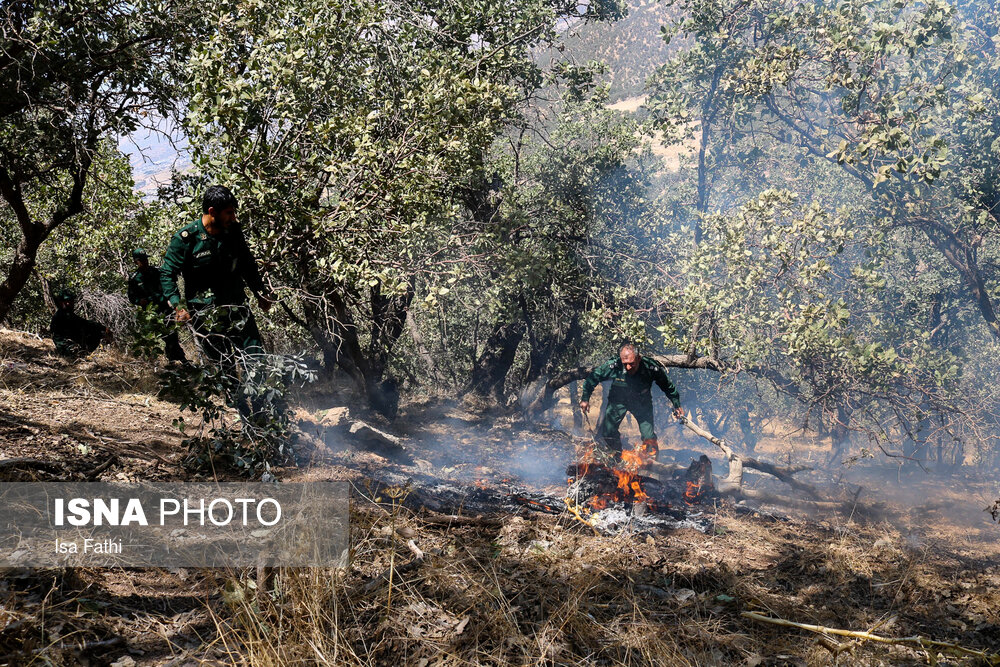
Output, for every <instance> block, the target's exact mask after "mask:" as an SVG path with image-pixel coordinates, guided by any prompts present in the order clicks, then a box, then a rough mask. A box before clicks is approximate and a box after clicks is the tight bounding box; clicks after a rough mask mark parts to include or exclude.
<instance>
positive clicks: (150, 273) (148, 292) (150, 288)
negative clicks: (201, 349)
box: [128, 248, 187, 361]
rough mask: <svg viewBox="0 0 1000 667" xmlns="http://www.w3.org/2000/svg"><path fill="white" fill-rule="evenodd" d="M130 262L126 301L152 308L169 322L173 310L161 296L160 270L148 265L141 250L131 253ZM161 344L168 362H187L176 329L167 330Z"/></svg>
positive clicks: (147, 259)
mask: <svg viewBox="0 0 1000 667" xmlns="http://www.w3.org/2000/svg"><path fill="white" fill-rule="evenodd" d="M132 260H133V261H135V266H136V271H135V273H134V274H132V277H131V278H129V279H128V300H129V301H130V302H131V303H132V305H134V306H139V307H140V308H147V307H151V308H154V309H155V310H156V312H157V313H159V314H160V315H161V316H163V318H164V320H169V318H170V317H171V316H172V314H173V309H172V308H171V307H170V306H169V304H167V298H166V297H165V296H163V285H162V283H161V280H160V269H159V268H157V267H155V266H151V265H150V263H149V256H148V255H147V254H146V251H145V250H143V249H142V248H136V249H135V250H133V251H132ZM163 343H164V345H165V346H166V355H167V359H168V360H170V361H187V357H186V356H185V355H184V348H182V347H181V342H180V338H179V337H178V335H177V330H176V329H174V328H173V327H169V328H168V329H167V332H166V333H165V334H164V335H163Z"/></svg>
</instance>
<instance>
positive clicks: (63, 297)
mask: <svg viewBox="0 0 1000 667" xmlns="http://www.w3.org/2000/svg"><path fill="white" fill-rule="evenodd" d="M56 298H57V299H58V300H59V301H76V292H74V291H73V290H71V289H64V290H60V291H59V295H58V296H57V297H56Z"/></svg>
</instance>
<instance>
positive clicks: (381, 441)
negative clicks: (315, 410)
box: [319, 407, 406, 455]
mask: <svg viewBox="0 0 1000 667" xmlns="http://www.w3.org/2000/svg"><path fill="white" fill-rule="evenodd" d="M319 425H320V426H321V427H322V428H323V429H324V430H325V431H326V433H324V434H322V437H323V438H324V439H325V438H326V437H327V436H329V435H334V436H336V437H338V438H340V439H342V440H344V441H346V442H348V443H349V444H351V445H355V446H358V447H361V448H362V449H367V450H369V451H375V452H377V453H384V454H389V455H399V454H402V453H404V452H406V445H405V443H404V442H403V439H402V438H400V437H398V436H395V435H392V434H391V433H386V432H385V431H383V430H381V429H379V428H376V427H374V426H372V425H371V424H369V423H368V422H365V421H362V420H360V419H356V418H354V417H352V416H351V413H350V411H349V410H348V409H347V408H345V407H339V408H330V409H329V410H326V411H325V412H323V413H322V417H321V418H320V420H319Z"/></svg>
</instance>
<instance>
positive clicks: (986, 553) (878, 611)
mask: <svg viewBox="0 0 1000 667" xmlns="http://www.w3.org/2000/svg"><path fill="white" fill-rule="evenodd" d="M5 333H6V332H0V363H3V364H4V365H3V366H0V456H5V457H11V456H24V457H34V458H46V457H48V458H53V459H57V460H60V461H62V462H64V463H65V464H66V465H67V466H70V467H72V466H77V465H78V466H79V467H81V468H92V467H93V466H94V464H95V462H96V461H97V460H98V459H99V458H100V457H104V456H108V455H110V454H115V455H117V456H118V457H119V460H120V461H121V463H120V467H119V466H116V467H115V468H113V469H112V470H110V471H108V475H109V476H111V475H113V476H116V477H117V476H118V475H119V473H121V474H123V475H124V476H125V477H126V478H128V479H175V480H176V479H178V478H180V479H183V476H184V475H185V474H187V473H185V472H184V471H183V470H182V469H181V468H178V467H173V466H163V467H161V468H159V469H158V470H157V469H156V468H155V464H154V467H151V466H150V459H149V457H148V456H147V455H148V454H149V452H148V451H147V449H146V447H152V448H153V449H155V451H156V452H157V453H158V454H159V455H160V456H162V457H165V458H169V459H173V458H175V457H179V456H180V455H181V454H182V452H181V451H180V445H179V439H180V438H179V435H178V434H177V433H176V432H174V431H172V430H171V427H170V420H171V418H172V417H173V416H175V415H176V414H177V412H176V406H172V405H171V404H169V403H164V402H162V401H158V400H156V399H155V398H153V397H151V396H148V395H144V394H143V391H144V390H145V389H144V383H145V382H147V381H148V377H149V376H150V373H149V370H148V369H144V368H142V367H140V366H138V365H136V364H135V362H132V361H128V360H124V359H119V358H116V357H115V356H114V355H113V354H111V353H108V352H104V351H102V352H99V353H98V354H97V355H95V356H94V357H93V358H91V359H89V360H86V361H83V362H80V363H78V364H68V363H65V362H64V361H62V360H60V359H59V358H58V357H55V356H54V355H53V354H52V352H51V344H50V343H48V342H46V343H41V342H39V341H37V340H36V339H32V338H30V337H21V336H20V335H15V334H7V335H4V334H5ZM326 405H327V406H328V405H329V404H326ZM411 412H412V414H411ZM557 416H559V417H563V418H565V419H568V420H570V423H571V419H572V417H571V415H570V414H569V413H568V412H566V413H565V414H564V415H562V414H560V415H557ZM404 418H405V420H408V421H407V424H408V426H407V428H409V429H410V430H409V431H407V433H406V435H407V437H408V438H410V440H409V441H408V442H409V444H410V445H411V449H412V454H413V457H414V459H415V463H414V464H413V465H404V464H401V463H398V462H392V461H388V460H386V459H384V458H381V457H379V456H377V455H375V454H372V453H370V452H353V453H352V452H350V451H349V449H345V450H344V452H343V453H342V454H336V455H335V454H334V453H332V452H326V453H325V454H323V455H322V456H319V455H317V457H316V460H317V461H316V467H314V468H312V469H309V470H302V469H299V470H292V469H288V470H281V471H278V474H279V475H280V476H281V477H282V478H283V479H286V480H288V481H305V480H308V479H325V480H328V479H352V480H355V481H356V483H358V486H359V487H361V488H363V489H364V490H363V491H362V490H359V491H358V493H357V495H356V497H355V498H354V502H353V510H352V511H353V516H352V537H353V540H352V544H353V547H352V562H351V565H350V566H349V567H348V568H346V569H344V570H323V569H301V570H280V571H278V572H277V573H276V576H275V579H274V585H273V587H268V590H267V592H266V593H264V594H260V593H259V592H258V591H257V590H256V589H255V587H254V586H253V585H252V584H254V583H255V578H256V573H254V572H242V573H235V574H233V576H231V577H230V578H229V579H228V581H227V580H226V579H225V578H222V577H220V575H219V573H217V572H214V571H195V570H187V571H177V572H175V571H165V570H154V569H150V570H113V569H106V570H77V571H75V572H62V571H35V572H30V573H20V574H18V573H5V575H4V576H3V577H2V578H0V658H2V660H0V663H3V662H6V663H9V664H31V663H32V661H34V663H35V664H80V663H81V662H83V661H84V660H89V661H90V662H91V663H92V664H104V663H106V662H110V661H113V660H117V659H119V658H121V657H123V656H126V655H128V656H130V657H131V658H133V659H134V660H135V662H136V664H138V665H164V664H174V665H188V664H195V665H197V664H240V665H255V666H256V665H292V664H295V665H299V664H318V665H319V664H333V665H342V664H343V665H392V664H398V665H421V664H424V665H438V664H440V665H505V666H506V665H682V666H683V665H779V664H780V665H788V664H794V665H828V664H842V665H853V664H866V665H907V664H922V663H925V662H927V660H928V659H929V657H928V656H927V655H926V654H925V653H923V652H920V651H915V650H914V649H912V648H896V647H887V646H880V645H872V644H864V643H858V642H855V641H853V640H838V641H839V642H840V644H839V648H841V649H843V651H841V652H840V653H839V654H837V656H836V657H835V656H834V653H833V652H832V651H833V650H838V649H837V648H836V647H835V648H833V649H831V648H830V647H828V646H824V645H822V644H821V643H819V642H818V639H817V637H816V636H814V635H811V634H808V633H804V632H799V631H794V630H789V629H780V628H775V627H771V626H765V625H761V624H757V623H754V622H752V621H749V620H747V619H744V618H741V617H740V613H741V612H742V611H758V612H764V613H769V614H772V615H775V616H779V617H782V618H787V619H789V620H794V621H799V622H804V623H812V624H817V625H827V626H833V627H840V628H845V629H851V630H870V629H872V628H874V627H878V628H879V633H880V634H884V635H897V636H898V635H912V634H921V635H924V636H927V637H931V638H933V639H937V640H942V641H951V642H955V643H958V644H961V645H963V646H968V647H970V648H979V649H985V650H989V651H994V652H996V651H1000V566H998V563H1000V546H998V542H997V540H996V536H997V530H998V528H997V526H996V524H995V523H993V522H992V521H991V519H990V517H989V514H988V513H985V512H982V509H983V508H984V507H987V506H988V505H989V504H990V503H992V501H993V500H995V498H996V487H995V482H993V484H994V486H992V487H989V486H988V485H987V486H981V487H976V486H975V484H978V482H976V480H974V479H971V478H970V479H969V480H965V481H963V484H962V485H958V484H955V481H956V478H954V477H952V478H944V477H942V478H941V479H940V480H932V481H927V480H924V479H923V478H921V479H920V480H918V479H916V478H913V479H911V478H907V477H906V476H905V475H904V476H902V477H901V478H900V479H899V481H893V482H892V483H891V484H887V483H886V481H885V476H884V475H882V476H881V477H879V476H878V475H876V474H875V472H876V471H874V470H871V471H867V470H866V471H862V472H864V473H865V474H869V473H870V474H871V478H870V479H869V480H865V479H861V478H859V479H858V480H857V482H858V483H863V484H864V485H865V486H866V488H870V489H877V488H879V487H878V485H879V484H881V485H882V487H883V488H881V489H880V493H881V494H882V495H881V496H879V500H878V502H874V501H873V498H874V496H873V495H872V494H869V493H867V492H866V494H865V495H863V496H862V497H861V500H862V503H861V504H858V505H857V506H852V507H851V508H849V509H848V510H847V511H846V512H834V513H829V514H824V515H815V516H793V517H782V516H771V515H770V514H768V512H767V511H761V512H760V513H759V514H758V515H752V514H748V513H746V512H742V511H741V512H738V511H736V509H735V508H733V507H732V506H720V507H715V506H708V507H703V508H700V511H703V512H705V513H706V514H707V516H709V517H710V518H711V526H712V529H711V530H710V531H709V532H708V533H707V534H703V533H700V532H697V531H694V530H690V529H688V530H678V531H663V532H656V533H653V534H623V535H619V536H617V537H597V536H594V535H593V533H591V532H590V531H588V530H586V529H585V528H584V527H583V526H581V525H579V524H578V523H576V522H575V521H574V520H572V519H571V518H569V517H567V516H550V515H543V514H537V513H532V512H530V511H528V510H523V511H522V513H521V514H520V515H515V514H511V513H504V514H498V515H495V516H488V517H484V518H483V519H481V520H466V521H462V522H451V523H450V525H449V523H448V521H444V522H443V523H442V517H441V516H440V515H433V514H428V513H422V512H416V511H413V510H410V509H408V508H404V507H401V506H400V505H399V500H398V499H396V500H395V502H394V501H393V499H392V498H391V497H389V496H388V495H387V494H385V493H383V494H382V498H381V500H379V501H378V502H375V500H374V499H373V498H372V497H371V496H372V492H371V488H377V485H373V486H372V487H367V486H365V485H364V480H365V479H366V478H367V479H370V478H371V477H375V476H378V475H380V474H383V473H385V472H386V471H389V470H392V471H394V472H395V473H396V474H397V475H398V476H400V477H401V478H404V479H405V478H406V477H408V476H412V477H414V478H421V477H420V475H424V477H422V479H427V476H431V478H432V479H448V478H451V479H452V480H453V481H454V480H459V479H461V480H464V481H465V482H466V483H469V484H471V483H472V482H473V481H474V480H477V479H479V478H480V477H482V476H486V477H488V478H492V477H500V476H502V475H507V474H510V473H511V472H512V471H516V470H518V469H520V468H518V466H522V467H523V469H524V470H525V471H531V470H532V467H531V466H528V465H527V464H529V463H530V464H532V465H534V464H536V463H538V462H539V461H541V460H543V459H544V460H546V461H548V460H551V462H552V465H553V466H555V468H554V470H555V472H556V473H557V474H556V475H555V477H557V478H558V477H560V476H561V473H562V471H564V470H565V467H564V466H565V460H566V457H568V456H570V455H571V451H572V443H570V442H563V441H561V440H559V438H558V437H556V436H557V434H556V432H553V431H545V430H544V429H540V428H532V429H527V428H524V427H519V426H517V425H515V424H512V423H509V422H508V421H504V420H500V419H497V420H494V422H493V423H492V424H491V425H489V426H484V425H477V424H474V423H472V422H473V421H474V416H473V415H470V414H467V413H466V412H464V411H461V410H460V409H459V408H458V407H455V406H450V407H448V406H437V407H435V406H429V405H416V406H405V410H404ZM627 429H634V425H631V426H628V427H627ZM627 433H628V434H631V431H628V430H627ZM769 435H770V434H769ZM777 435H778V434H777V433H775V434H774V435H773V436H772V437H771V438H769V439H768V440H767V441H766V442H765V443H762V449H766V451H767V453H768V454H769V455H771V456H775V457H776V455H777V454H778V453H779V451H780V450H779V446H780V443H779V439H778V437H777ZM633 437H634V435H633ZM664 440H665V441H666V442H667V443H668V444H669V445H671V446H678V445H679V446H687V444H688V443H687V442H686V441H683V440H675V439H674V437H673V434H672V433H667V434H666V437H665V438H664ZM130 441H131V442H134V443H140V444H141V445H142V447H140V446H139V445H138V444H136V445H127V444H125V443H127V442H130ZM81 445H85V446H86V447H85V448H81ZM84 449H86V450H87V451H88V453H83V450H84ZM795 449H796V451H800V450H801V449H802V448H801V447H799V446H798V443H796V447H795ZM337 456H339V457H340V458H336V457H337ZM474 457H480V458H479V460H473V459H474ZM559 464H562V465H563V467H562V469H559ZM550 467H551V466H550ZM535 472H538V471H535ZM538 480H539V481H536V485H537V486H538V487H542V486H544V485H545V484H549V483H552V484H555V483H556V482H560V480H559V479H555V480H554V481H552V480H549V479H548V478H547V477H545V476H540V477H538ZM918 481H919V484H920V485H919V486H918ZM965 482H967V484H966V483H965ZM560 483H561V484H562V487H561V488H562V489H565V478H564V477H562V479H561V482H560ZM968 488H980V491H981V492H979V493H980V495H979V496H975V495H970V493H969V492H968V491H967V490H963V489H968ZM987 491H989V492H988V493H987ZM983 498H985V499H986V500H983ZM987 501H988V502H987ZM956 508H959V509H962V508H966V509H968V511H967V512H964V513H963V512H960V511H956ZM411 541H412V543H413V546H414V547H416V548H417V549H418V550H420V551H421V552H422V553H423V554H424V557H423V559H422V560H420V561H419V562H418V561H416V560H415V558H416V556H415V552H414V550H413V549H412V548H411V547H410V546H408V544H407V543H408V542H411ZM390 571H391V572H392V577H391V584H390V581H389V577H386V576H383V575H385V574H386V573H387V572H390ZM116 638H118V639H120V640H121V641H120V643H119V644H117V645H116V646H115V647H114V648H101V649H100V650H96V649H95V650H87V649H86V647H87V646H91V647H95V646H102V645H100V644H99V642H105V641H108V640H114V639H116ZM782 656H785V657H782ZM949 664H953V665H958V664H969V665H971V664H973V663H971V662H969V661H966V662H964V663H963V662H961V661H957V660H953V661H951V662H950V663H949Z"/></svg>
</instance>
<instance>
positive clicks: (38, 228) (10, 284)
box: [0, 137, 97, 322]
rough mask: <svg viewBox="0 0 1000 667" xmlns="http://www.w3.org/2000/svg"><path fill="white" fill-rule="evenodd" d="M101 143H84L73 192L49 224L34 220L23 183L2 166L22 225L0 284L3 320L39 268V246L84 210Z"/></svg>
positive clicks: (3, 193) (3, 191)
mask: <svg viewBox="0 0 1000 667" xmlns="http://www.w3.org/2000/svg"><path fill="white" fill-rule="evenodd" d="M96 144H97V138H96V137H90V138H89V139H88V141H87V142H86V143H85V144H84V145H83V146H81V147H80V148H81V153H82V154H81V157H80V163H79V165H77V168H76V170H75V171H74V172H73V174H72V176H73V187H72V189H71V190H70V191H69V193H68V195H67V197H66V201H64V202H62V203H61V204H60V205H59V206H58V207H56V210H55V211H54V212H53V213H52V217H51V218H49V220H48V221H47V222H45V223H40V222H36V221H34V220H32V219H31V214H30V213H29V211H28V207H27V206H26V205H25V203H24V195H23V193H22V192H21V186H20V184H19V183H17V182H16V181H15V180H14V178H12V177H11V175H10V173H8V171H7V170H6V169H3V168H2V167H0V197H3V199H4V200H5V201H6V202H7V203H8V204H9V205H10V207H11V208H12V209H13V211H14V216H15V217H16V218H17V224H18V226H19V227H20V228H21V240H20V242H18V244H17V250H16V251H15V253H14V261H13V263H12V264H11V267H10V271H9V272H8V273H7V277H6V278H4V281H3V282H2V283H0V322H3V321H4V320H5V319H7V315H8V314H9V313H10V309H11V306H13V304H14V299H15V298H17V295H18V294H19V293H20V292H21V290H22V289H23V288H24V286H25V284H27V282H28V278H29V277H31V272H32V271H33V270H34V268H35V261H36V257H37V256H38V249H39V248H40V247H41V245H42V243H43V242H44V241H45V239H47V238H48V236H49V234H51V233H52V230H53V229H55V228H56V227H58V226H59V225H61V224H63V223H64V222H66V221H67V220H69V219H70V218H71V217H72V216H74V215H76V214H77V213H80V212H81V211H83V187H84V184H85V183H86V181H87V173H88V171H89V170H90V165H91V162H92V161H93V151H94V149H95V147H96Z"/></svg>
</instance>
